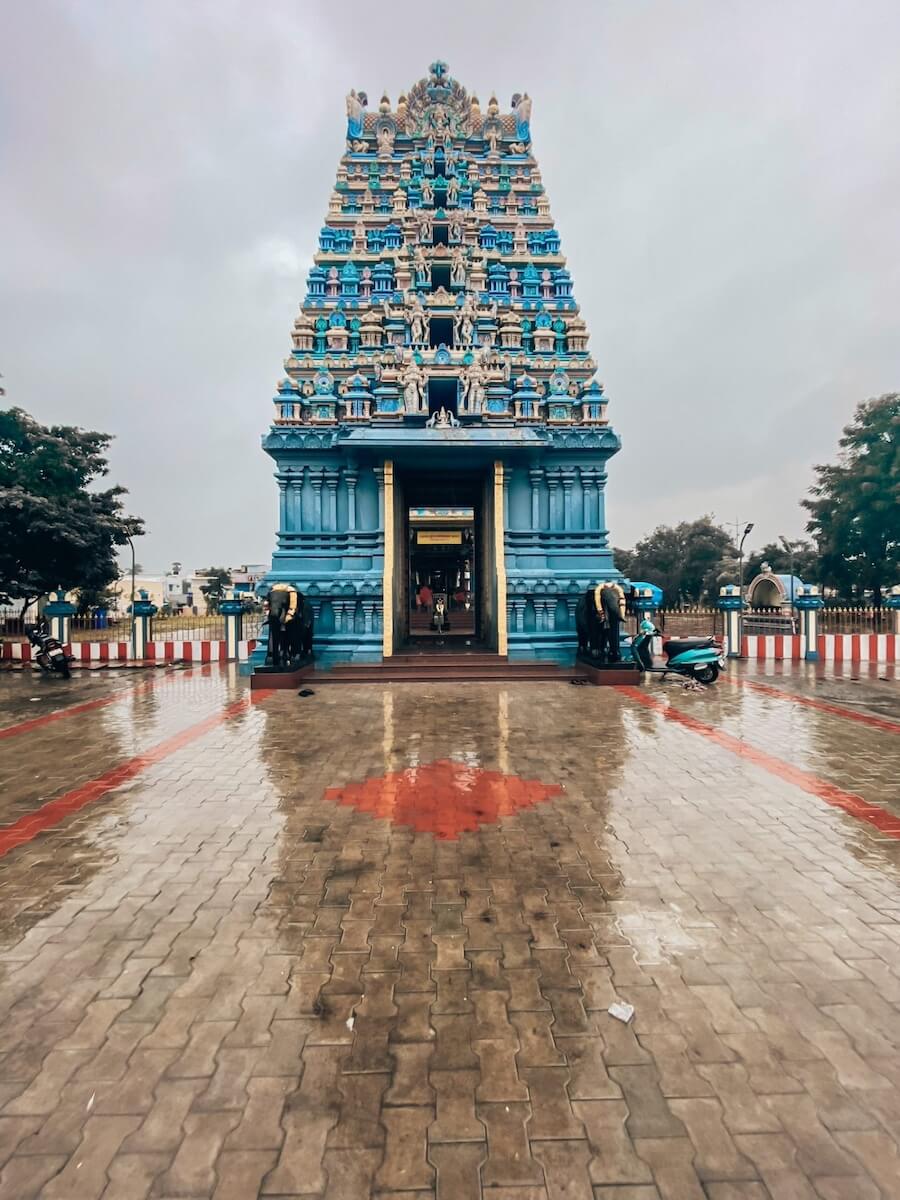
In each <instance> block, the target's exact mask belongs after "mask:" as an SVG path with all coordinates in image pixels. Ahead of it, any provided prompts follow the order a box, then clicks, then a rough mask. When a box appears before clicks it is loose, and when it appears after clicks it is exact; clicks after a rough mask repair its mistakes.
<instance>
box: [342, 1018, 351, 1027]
mask: <svg viewBox="0 0 900 1200" xmlns="http://www.w3.org/2000/svg"><path fill="white" fill-rule="evenodd" d="M344 1024H345V1025H346V1026H347V1028H348V1029H352V1028H353V1018H352V1017H348V1018H347V1020H346V1021H345V1022H344Z"/></svg>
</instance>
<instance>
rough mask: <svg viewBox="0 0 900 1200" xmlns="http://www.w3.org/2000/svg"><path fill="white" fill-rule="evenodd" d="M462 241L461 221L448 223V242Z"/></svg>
mask: <svg viewBox="0 0 900 1200" xmlns="http://www.w3.org/2000/svg"><path fill="white" fill-rule="evenodd" d="M462 240H463V227H462V221H451V222H450V241H451V242H461V241H462Z"/></svg>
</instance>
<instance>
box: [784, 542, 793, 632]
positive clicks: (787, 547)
mask: <svg viewBox="0 0 900 1200" xmlns="http://www.w3.org/2000/svg"><path fill="white" fill-rule="evenodd" d="M781 544H782V546H784V548H785V550H787V552H788V559H789V560H790V566H789V567H788V570H789V571H790V573H791V619H793V616H794V543H793V542H789V541H788V539H787V538H786V537H783V536H782V539H781Z"/></svg>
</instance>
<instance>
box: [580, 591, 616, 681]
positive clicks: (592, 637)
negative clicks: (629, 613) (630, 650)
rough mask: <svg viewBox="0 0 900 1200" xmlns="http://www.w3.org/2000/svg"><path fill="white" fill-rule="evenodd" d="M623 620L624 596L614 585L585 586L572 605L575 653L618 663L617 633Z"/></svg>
mask: <svg viewBox="0 0 900 1200" xmlns="http://www.w3.org/2000/svg"><path fill="white" fill-rule="evenodd" d="M624 620H625V593H624V591H623V590H622V588H621V587H620V586H619V585H618V584H617V583H600V584H598V585H597V586H596V587H594V588H590V587H589V588H588V589H587V591H586V592H585V593H584V595H583V596H581V597H579V600H578V603H577V605H576V606H575V628H576V631H577V634H578V653H579V654H585V655H589V656H590V657H591V658H599V659H602V660H603V661H604V662H618V661H619V630H620V629H621V626H622V622H623V621H624Z"/></svg>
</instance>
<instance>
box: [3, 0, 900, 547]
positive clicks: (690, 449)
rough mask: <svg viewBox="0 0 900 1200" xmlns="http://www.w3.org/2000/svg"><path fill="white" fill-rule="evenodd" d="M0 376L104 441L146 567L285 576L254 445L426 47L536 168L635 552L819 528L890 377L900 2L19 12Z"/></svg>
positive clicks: (14, 30)
mask: <svg viewBox="0 0 900 1200" xmlns="http://www.w3.org/2000/svg"><path fill="white" fill-rule="evenodd" d="M0 11H2V30H0V45H2V51H3V62H2V67H0V230H2V235H0V236H2V248H0V371H2V372H3V374H4V376H5V380H4V383H5V385H6V387H7V393H8V395H7V401H8V402H9V403H13V404H17V405H20V406H21V407H23V408H26V409H28V410H29V411H31V412H32V413H33V414H34V415H35V416H36V417H38V418H39V419H41V420H42V421H45V422H52V421H66V422H70V423H77V424H81V425H85V426H90V427H94V428H99V429H103V430H107V431H108V432H110V433H113V434H115V436H116V441H115V443H114V446H113V450H112V455H111V459H112V472H111V475H112V478H113V479H114V480H115V481H117V482H121V483H122V484H123V485H125V486H126V487H128V488H129V489H130V492H131V495H130V507H131V509H132V511H134V512H135V513H137V514H140V515H142V516H143V517H144V518H145V519H146V521H147V525H148V528H149V531H150V532H149V534H148V536H147V537H146V538H145V539H144V540H143V541H142V542H141V543H140V544H139V549H138V554H139V557H140V559H141V561H142V562H143V564H144V566H145V567H146V568H157V569H158V568H161V567H163V566H165V565H166V564H167V563H168V562H169V561H170V560H172V559H181V560H182V561H183V562H185V564H186V565H188V566H191V567H194V566H205V565H208V564H210V563H227V564H231V565H236V564H238V563H240V562H246V561H265V560H266V559H267V558H268V557H269V555H270V554H271V550H272V545H273V527H274V521H275V510H276V504H275V491H276V489H275V485H274V483H273V482H272V479H271V470H270V460H269V459H268V458H267V457H266V456H265V455H264V454H263V453H262V451H261V450H260V448H259V439H260V435H261V433H262V432H263V431H264V429H265V428H266V426H267V424H268V422H269V420H270V419H271V415H272V405H271V397H272V395H273V391H274V385H275V383H276V381H277V380H278V379H279V378H280V376H281V374H282V370H281V364H282V362H283V359H284V357H285V355H286V354H287V352H288V350H289V347H290V338H289V331H290V328H291V324H292V321H293V318H294V316H295V313H296V310H297V306H298V304H299V302H300V300H301V299H302V296H303V294H304V292H305V279H306V272H307V270H308V268H309V265H310V262H311V258H312V254H313V252H314V249H315V247H316V240H317V233H318V229H319V227H320V226H321V225H322V223H323V219H324V215H325V210H326V207H327V201H328V196H329V194H330V192H331V190H332V185H333V181H334V174H335V170H336V167H337V161H338V158H339V156H340V154H341V152H342V149H343V139H344V121H345V118H344V96H345V94H346V92H347V91H348V90H349V89H350V88H351V87H356V88H358V89H363V90H365V91H367V92H368V95H369V100H370V103H371V104H376V103H377V101H378V98H379V97H380V95H381V92H382V89H386V90H387V92H388V94H389V96H390V97H391V100H392V101H394V102H396V99H397V95H398V93H399V92H401V91H404V90H408V88H409V87H410V86H411V85H412V83H413V82H415V81H416V80H417V79H419V78H420V77H421V76H422V75H423V74H425V73H426V72H427V67H428V64H429V63H430V62H431V61H433V59H434V58H435V57H437V56H440V57H442V58H445V59H446V60H447V61H448V62H449V64H450V69H451V72H452V74H453V75H455V76H456V78H458V79H459V80H460V81H461V82H462V83H463V84H464V85H465V86H466V87H467V88H468V89H469V91H474V92H475V93H476V94H477V95H478V96H479V98H480V99H481V102H482V107H484V106H485V104H486V102H487V100H488V98H489V96H490V93H491V91H492V90H496V93H497V96H498V98H499V100H500V102H501V106H502V107H503V108H504V109H506V108H508V106H509V99H510V96H511V94H512V93H513V92H514V91H522V90H527V91H528V92H529V93H530V94H531V95H532V97H533V99H534V117H533V126H532V130H533V136H534V149H535V153H536V155H537V158H538V161H539V162H540V164H541V167H542V170H543V175H544V182H545V184H546V186H547V190H548V192H549V196H550V201H551V206H552V211H553V213H554V216H555V219H556V224H557V227H558V228H559V230H560V233H561V235H562V241H563V250H564V252H565V253H566V254H567V256H568V259H569V267H570V269H571V272H572V275H573V278H574V282H575V295H576V297H577V299H578V301H579V302H580V304H581V306H582V309H583V312H584V315H585V318H586V320H587V322H588V327H589V329H590V331H591V347H592V349H593V351H594V354H595V356H596V358H597V360H598V362H599V363H600V372H599V377H600V378H601V379H602V380H603V382H604V383H605V384H606V388H607V391H608V393H609V395H610V397H611V403H610V417H611V420H612V421H613V423H614V424H615V427H616V428H617V429H618V430H619V432H620V433H621V435H622V437H623V441H624V449H623V451H622V453H621V454H620V455H619V456H618V457H617V458H616V459H614V460H613V462H612V463H611V469H610V482H609V507H608V511H609V520H610V528H611V532H612V538H613V541H614V542H615V543H616V544H617V545H630V544H632V543H633V541H634V540H635V539H636V538H638V537H640V536H641V535H642V534H643V533H645V532H647V531H648V530H649V529H651V528H652V527H653V526H654V525H656V524H658V523H660V522H675V521H678V520H681V519H684V518H693V517H695V516H699V515H700V514H701V513H703V512H712V513H715V515H716V516H717V517H718V518H720V519H722V520H732V521H733V520H734V519H735V518H740V519H752V520H754V521H756V523H757V533H758V535H759V537H758V539H757V537H756V536H754V539H753V540H754V541H755V542H756V541H757V540H758V541H759V542H761V541H762V540H765V539H769V538H771V537H774V536H775V535H777V534H779V533H786V534H789V535H798V534H799V533H801V532H802V527H803V514H802V511H801V510H800V508H799V507H798V501H799V499H800V498H801V496H802V495H803V494H804V492H805V490H806V488H807V486H808V484H809V481H810V478H811V464H812V463H813V462H816V461H822V460H823V459H827V458H830V457H832V456H833V455H834V451H835V446H836V441H837V437H838V435H839V432H840V429H841V426H842V425H843V424H845V422H846V421H847V420H848V419H849V417H850V414H851V411H852V408H853V406H854V404H855V403H856V401H858V400H861V399H865V398H866V397H868V396H870V395H877V394H880V393H882V392H885V391H889V390H896V389H897V388H900V336H898V314H900V203H898V200H900V156H898V150H897V144H898V143H897V130H898V129H900V4H898V3H897V0H855V2H846V3H844V2H838V0H752V2H751V0H747V2H731V0H703V2H700V0H697V2H686V3H678V2H677V0H655V2H654V0H646V2H636V0H616V2H614V0H602V2H601V0H597V2H596V3H572V2H571V0H567V2H566V3H564V4H562V3H560V4H548V3H546V2H541V3H531V2H526V0H519V2H518V3H504V4H494V3H480V2H478V3H467V2H464V0H454V2H453V3H452V4H423V3H418V4H399V3H396V4H389V3H384V2H380V0H379V2H368V3H362V2H360V0H341V2H340V3H334V2H332V3H302V2H294V3H287V2H283V0H267V2H266V3H264V4H251V3H249V0H247V2H245V3H232V2H228V0H216V2H215V3H212V2H209V3H207V2H205V0H203V2H193V3H190V2H187V3H186V2H185V0H177V2H175V0H171V2H167V0H152V2H150V0H144V2H143V3H137V2H133V3H128V4H123V3H118V2H114V0H110V2H109V3H101V2H99V0H77V2H74V3H65V2H63V0H56V2H48V0H28V2H27V3H23V2H20V0H2V5H0Z"/></svg>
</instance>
